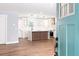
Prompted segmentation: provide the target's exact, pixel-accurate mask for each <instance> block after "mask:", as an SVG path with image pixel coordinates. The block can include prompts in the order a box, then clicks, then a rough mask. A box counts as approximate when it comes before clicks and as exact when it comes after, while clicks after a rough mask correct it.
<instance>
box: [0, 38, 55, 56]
mask: <svg viewBox="0 0 79 59" xmlns="http://www.w3.org/2000/svg"><path fill="white" fill-rule="evenodd" d="M54 46H55V40H54V39H50V40H41V41H32V42H30V41H28V40H27V39H20V43H17V44H7V45H5V44H3V45H0V56H53V55H54Z"/></svg>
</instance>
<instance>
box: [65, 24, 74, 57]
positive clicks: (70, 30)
mask: <svg viewBox="0 0 79 59" xmlns="http://www.w3.org/2000/svg"><path fill="white" fill-rule="evenodd" d="M74 34H75V25H74V24H68V25H67V55H68V56H74V48H75V47H74V44H75V43H74V41H75V40H74V39H75V35H74Z"/></svg>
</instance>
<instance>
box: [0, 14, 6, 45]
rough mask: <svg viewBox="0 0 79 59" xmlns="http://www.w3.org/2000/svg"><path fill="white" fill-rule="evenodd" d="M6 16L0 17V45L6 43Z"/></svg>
mask: <svg viewBox="0 0 79 59" xmlns="http://www.w3.org/2000/svg"><path fill="white" fill-rule="evenodd" d="M6 21H7V16H6V15H0V44H5V43H6V34H7V31H6V27H7V23H6Z"/></svg>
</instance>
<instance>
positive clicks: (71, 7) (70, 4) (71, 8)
mask: <svg viewBox="0 0 79 59" xmlns="http://www.w3.org/2000/svg"><path fill="white" fill-rule="evenodd" d="M72 12H73V3H69V13H72Z"/></svg>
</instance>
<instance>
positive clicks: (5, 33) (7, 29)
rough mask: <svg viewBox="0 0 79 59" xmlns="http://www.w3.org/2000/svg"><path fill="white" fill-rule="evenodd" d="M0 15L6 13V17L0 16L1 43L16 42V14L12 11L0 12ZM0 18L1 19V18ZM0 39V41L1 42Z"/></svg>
mask: <svg viewBox="0 0 79 59" xmlns="http://www.w3.org/2000/svg"><path fill="white" fill-rule="evenodd" d="M0 15H7V17H5V16H3V17H2V18H1V17H0V27H1V30H0V32H1V33H2V36H1V35H0V36H1V37H0V38H2V37H4V38H2V39H0V40H1V41H2V42H3V41H5V43H1V44H11V43H18V19H17V15H16V14H15V13H14V12H0ZM5 18H6V19H5ZM1 19H2V20H1ZM4 20H5V21H4ZM1 41H0V42H1Z"/></svg>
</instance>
